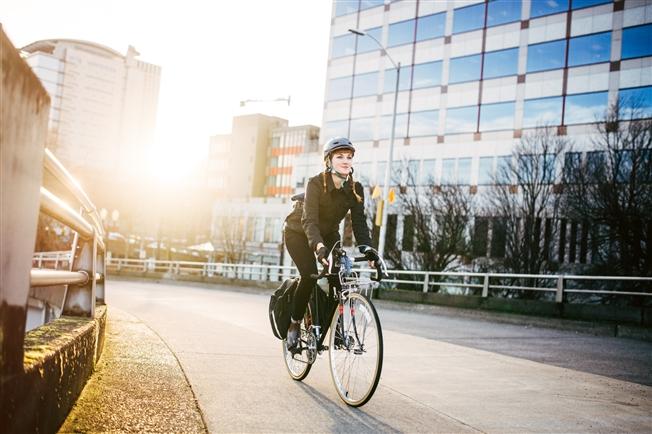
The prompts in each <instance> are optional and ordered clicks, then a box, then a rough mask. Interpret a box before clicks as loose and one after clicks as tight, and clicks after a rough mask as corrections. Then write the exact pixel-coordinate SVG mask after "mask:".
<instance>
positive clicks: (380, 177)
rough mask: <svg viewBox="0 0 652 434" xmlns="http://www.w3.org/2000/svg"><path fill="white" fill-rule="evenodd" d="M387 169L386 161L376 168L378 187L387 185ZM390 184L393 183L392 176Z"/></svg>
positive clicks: (380, 162) (379, 163)
mask: <svg viewBox="0 0 652 434" xmlns="http://www.w3.org/2000/svg"><path fill="white" fill-rule="evenodd" d="M386 168H387V162H386V161H379V162H378V166H376V185H385V169H386ZM389 182H390V184H391V182H392V180H391V175H390V180H389Z"/></svg>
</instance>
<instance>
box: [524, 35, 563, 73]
mask: <svg viewBox="0 0 652 434" xmlns="http://www.w3.org/2000/svg"><path fill="white" fill-rule="evenodd" d="M565 61H566V40H565V39H562V40H559V41H552V42H544V43H543V44H536V45H529V46H528V51H527V72H537V71H547V70H550V69H559V68H563V67H564V62H565Z"/></svg>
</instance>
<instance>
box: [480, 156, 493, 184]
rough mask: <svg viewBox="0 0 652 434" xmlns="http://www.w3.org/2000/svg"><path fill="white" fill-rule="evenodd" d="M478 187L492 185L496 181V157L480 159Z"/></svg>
mask: <svg viewBox="0 0 652 434" xmlns="http://www.w3.org/2000/svg"><path fill="white" fill-rule="evenodd" d="M479 167H480V171H479V173H478V185H491V184H493V180H494V157H480V164H479Z"/></svg>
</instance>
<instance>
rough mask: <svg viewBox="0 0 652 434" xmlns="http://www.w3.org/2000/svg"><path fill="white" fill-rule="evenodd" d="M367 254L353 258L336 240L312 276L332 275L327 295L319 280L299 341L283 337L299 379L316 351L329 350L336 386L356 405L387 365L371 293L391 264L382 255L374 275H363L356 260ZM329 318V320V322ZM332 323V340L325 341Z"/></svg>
mask: <svg viewBox="0 0 652 434" xmlns="http://www.w3.org/2000/svg"><path fill="white" fill-rule="evenodd" d="M366 260H367V259H366V258H365V257H356V258H353V261H352V260H351V258H349V256H347V254H346V252H345V251H344V250H343V249H342V248H341V243H340V242H339V241H338V242H337V243H336V244H335V245H334V246H333V248H332V249H331V251H330V253H329V255H328V264H329V265H328V266H324V269H323V270H322V272H321V273H320V274H318V275H312V276H311V277H313V278H315V279H318V280H319V279H321V278H324V277H326V278H327V279H328V283H329V288H328V295H326V293H325V292H324V291H323V290H322V289H321V288H320V287H319V286H318V285H315V288H314V289H313V293H312V296H311V299H310V302H309V303H308V307H307V309H306V314H305V315H304V318H303V321H302V322H301V326H300V337H299V341H298V343H297V345H296V346H295V347H294V348H292V349H290V350H288V348H287V346H286V341H285V340H283V342H282V346H283V358H284V360H285V365H286V367H287V370H288V372H289V373H290V376H291V377H292V379H294V380H296V381H302V380H303V379H304V378H306V377H307V376H308V373H310V369H311V368H312V365H313V364H314V363H315V361H316V360H317V356H318V355H320V354H322V352H324V351H328V354H329V361H330V372H331V378H332V379H333V384H334V385H335V389H336V390H337V393H338V395H339V397H340V398H341V399H342V400H343V401H344V402H345V403H346V404H348V405H350V406H352V407H360V406H362V405H364V404H366V403H367V402H368V401H369V400H370V399H371V397H372V396H373V394H374V392H375V391H376V387H377V386H378V382H379V380H380V374H381V371H382V367H383V334H382V329H381V326H380V319H379V318H378V313H377V312H376V308H375V307H374V305H373V304H372V302H371V299H370V298H369V297H368V296H367V293H368V292H369V291H373V289H375V288H376V287H378V285H379V284H380V281H381V280H382V278H383V277H386V276H387V267H386V265H385V262H384V261H383V260H382V259H380V260H378V261H376V277H375V278H373V277H372V278H371V279H369V278H363V277H361V276H359V275H358V273H357V272H356V271H354V270H353V267H352V265H353V262H362V261H366ZM320 293H321V294H320ZM320 303H322V304H323V303H326V306H320ZM330 311H332V312H330ZM320 312H321V313H322V314H324V312H325V315H324V316H326V318H320ZM329 312H330V313H329ZM331 315H332V317H331ZM329 318H330V322H328V323H326V322H325V321H328V320H329ZM324 320H325V321H324ZM324 325H326V326H327V327H326V328H324V327H323V326H324ZM329 329H330V333H328V336H329V340H328V345H324V343H323V342H324V340H325V338H326V334H327V332H328V330H329Z"/></svg>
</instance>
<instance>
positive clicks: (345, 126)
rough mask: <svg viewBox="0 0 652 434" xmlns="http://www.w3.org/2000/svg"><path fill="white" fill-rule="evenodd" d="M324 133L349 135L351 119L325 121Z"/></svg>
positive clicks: (328, 135)
mask: <svg viewBox="0 0 652 434" xmlns="http://www.w3.org/2000/svg"><path fill="white" fill-rule="evenodd" d="M322 133H323V134H324V137H346V136H348V135H349V121H348V120H342V121H330V122H324V128H323V130H322Z"/></svg>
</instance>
